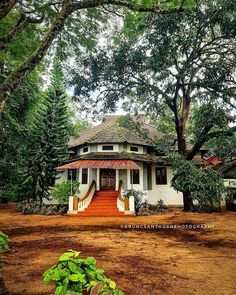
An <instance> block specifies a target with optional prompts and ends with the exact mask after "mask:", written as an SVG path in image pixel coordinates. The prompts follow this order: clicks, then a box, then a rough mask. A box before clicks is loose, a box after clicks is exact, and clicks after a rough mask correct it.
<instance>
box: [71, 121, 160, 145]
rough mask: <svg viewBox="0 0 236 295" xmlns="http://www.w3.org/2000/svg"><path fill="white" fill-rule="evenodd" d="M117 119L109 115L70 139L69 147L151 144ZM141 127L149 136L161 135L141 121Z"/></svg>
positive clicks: (158, 136)
mask: <svg viewBox="0 0 236 295" xmlns="http://www.w3.org/2000/svg"><path fill="white" fill-rule="evenodd" d="M117 119H118V116H114V117H113V118H112V116H109V119H106V120H105V122H104V123H102V124H100V125H98V126H95V127H93V128H91V129H89V130H87V131H85V132H83V133H82V134H81V135H80V136H79V137H78V138H74V139H71V140H70V142H69V147H76V146H79V145H84V144H95V143H130V144H137V145H146V146H151V145H152V144H150V143H149V142H147V141H145V140H144V139H142V138H141V137H140V136H138V135H137V134H135V133H134V132H132V131H130V130H129V129H127V128H124V127H121V126H119V124H118V123H117V122H116V120H117ZM143 128H144V129H147V130H148V132H149V134H150V138H152V139H157V138H160V137H161V133H160V132H159V131H158V130H157V129H156V128H155V127H153V126H151V125H148V124H146V123H143Z"/></svg>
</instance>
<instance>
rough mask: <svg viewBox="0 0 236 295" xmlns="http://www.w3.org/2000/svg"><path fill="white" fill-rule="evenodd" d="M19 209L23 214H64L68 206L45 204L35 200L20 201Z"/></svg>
mask: <svg viewBox="0 0 236 295" xmlns="http://www.w3.org/2000/svg"><path fill="white" fill-rule="evenodd" d="M18 210H19V211H20V212H21V213H23V214H40V215H58V214H61V215H63V214H66V212H67V210H68V208H67V206H65V205H44V204H38V203H36V202H34V201H31V202H28V201H23V202H20V203H19V205H18Z"/></svg>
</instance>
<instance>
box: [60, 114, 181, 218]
mask: <svg viewBox="0 0 236 295" xmlns="http://www.w3.org/2000/svg"><path fill="white" fill-rule="evenodd" d="M143 128H144V129H146V130H147V131H148V133H149V137H150V138H152V139H154V138H156V139H157V138H160V136H161V133H160V132H159V131H158V130H157V129H156V128H154V127H153V126H151V125H149V124H146V123H143ZM69 149H70V151H72V152H73V153H74V157H73V159H71V160H70V161H68V162H67V163H66V164H64V165H63V166H60V167H58V168H57V169H58V170H61V171H63V172H62V174H61V176H60V178H59V179H58V180H57V182H60V181H64V180H71V179H73V180H78V181H79V182H80V195H79V202H77V200H76V198H73V197H70V202H69V213H71V214H74V213H76V214H78V215H119V216H121V215H124V214H133V213H134V204H133V199H132V197H131V198H130V200H129V204H125V202H124V199H123V197H122V191H124V190H128V189H135V190H142V191H144V192H145V198H147V199H148V202H149V203H151V204H155V203H156V202H157V201H158V200H160V199H162V200H163V201H164V203H165V204H166V205H169V206H182V205H183V203H182V199H183V198H182V193H180V192H179V193H178V192H177V191H175V190H174V189H173V188H172V187H171V179H172V177H173V172H172V169H171V166H168V164H167V163H166V162H165V158H164V157H163V156H160V155H158V154H157V152H156V149H155V147H154V146H153V145H152V144H150V142H148V141H145V140H143V139H142V138H141V137H140V136H139V135H138V134H135V133H134V132H131V131H130V130H129V129H127V128H124V127H121V126H120V125H119V124H118V123H117V116H105V117H104V119H103V123H102V124H100V125H98V126H96V127H93V128H91V129H89V130H87V131H85V132H84V133H83V134H81V135H80V136H79V137H78V138H75V139H73V140H71V141H70V143H69Z"/></svg>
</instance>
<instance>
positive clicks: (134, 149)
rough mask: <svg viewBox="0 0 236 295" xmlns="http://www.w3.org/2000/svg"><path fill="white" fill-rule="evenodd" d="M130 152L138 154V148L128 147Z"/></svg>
mask: <svg viewBox="0 0 236 295" xmlns="http://www.w3.org/2000/svg"><path fill="white" fill-rule="evenodd" d="M130 151H131V152H138V146H134V145H132V146H131V147H130Z"/></svg>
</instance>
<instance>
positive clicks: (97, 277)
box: [43, 250, 124, 295]
mask: <svg viewBox="0 0 236 295" xmlns="http://www.w3.org/2000/svg"><path fill="white" fill-rule="evenodd" d="M79 255H80V252H76V251H73V250H69V251H67V252H65V253H63V254H62V255H61V256H60V257H59V262H58V263H57V264H56V265H54V266H53V267H51V268H49V269H48V270H46V271H45V272H44V273H43V283H44V284H49V283H50V282H52V281H55V282H56V289H55V295H63V294H80V295H83V294H88V292H89V291H91V294H103V295H106V294H112V295H124V293H123V292H122V291H120V290H118V289H117V288H116V283H115V282H114V281H112V280H111V279H108V278H106V277H105V276H104V274H103V273H104V270H103V269H100V268H97V267H96V259H95V258H94V257H87V258H81V257H79ZM98 283H102V284H99V285H97V284H98ZM94 286H97V287H96V288H95V287H94Z"/></svg>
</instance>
